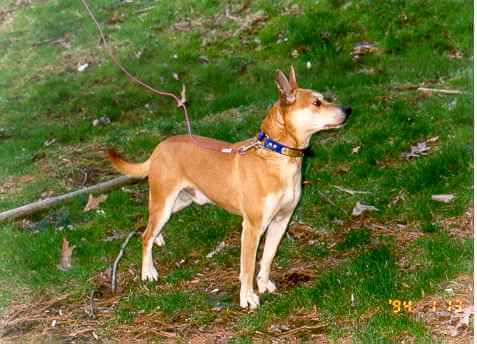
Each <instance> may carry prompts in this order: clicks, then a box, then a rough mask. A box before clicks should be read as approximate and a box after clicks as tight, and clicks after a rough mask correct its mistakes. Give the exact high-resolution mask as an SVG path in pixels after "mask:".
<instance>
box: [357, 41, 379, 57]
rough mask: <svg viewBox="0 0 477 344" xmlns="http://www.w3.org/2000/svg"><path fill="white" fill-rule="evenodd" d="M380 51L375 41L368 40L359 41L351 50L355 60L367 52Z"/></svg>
mask: <svg viewBox="0 0 477 344" xmlns="http://www.w3.org/2000/svg"><path fill="white" fill-rule="evenodd" d="M378 51H379V48H378V47H376V45H374V44H373V43H370V42H367V41H361V42H357V43H356V44H355V45H354V47H353V51H352V52H351V56H352V57H353V61H358V60H359V59H360V58H361V56H363V55H366V54H372V53H376V52H378Z"/></svg>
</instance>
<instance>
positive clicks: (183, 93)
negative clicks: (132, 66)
mask: <svg viewBox="0 0 477 344" xmlns="http://www.w3.org/2000/svg"><path fill="white" fill-rule="evenodd" d="M80 1H81V3H82V4H83V6H84V8H85V9H86V11H87V12H88V15H89V16H90V17H91V19H92V20H93V22H94V24H95V26H96V29H97V30H98V32H99V35H100V37H101V41H102V42H103V45H104V47H105V48H106V50H107V52H108V55H109V57H111V60H112V61H113V63H114V64H115V65H116V66H117V67H118V68H119V69H120V70H121V71H122V72H123V73H124V74H125V75H126V76H127V77H128V78H129V79H131V80H132V81H133V82H135V83H136V84H138V85H140V86H142V87H144V88H145V89H147V90H148V91H150V92H152V93H154V94H156V95H158V96H163V97H170V98H172V99H174V101H175V102H176V105H177V107H179V108H181V109H182V110H183V111H184V120H185V125H186V129H187V132H188V134H189V137H190V139H191V140H192V141H194V143H195V144H196V145H197V146H199V147H202V148H205V149H209V150H213V151H216V152H222V153H228V154H231V153H240V154H244V153H246V152H247V151H248V150H250V149H252V148H255V147H258V146H260V142H259V141H258V140H256V139H255V140H253V141H252V143H251V144H244V145H243V146H241V147H239V148H233V147H227V148H222V149H218V148H216V147H214V146H210V145H207V144H206V143H201V142H198V141H197V139H196V138H195V137H194V136H193V135H192V129H191V125H190V120H189V113H188V112H187V106H186V87H185V85H182V91H181V97H180V98H179V97H178V96H176V95H175V94H174V93H171V92H165V91H159V90H157V89H155V88H154V87H152V86H151V85H149V84H147V83H145V82H143V81H141V80H139V79H138V78H136V77H135V76H134V75H132V74H131V73H129V72H128V70H127V69H126V68H125V67H124V66H123V65H122V64H121V63H120V62H119V61H118V59H117V58H116V56H115V55H114V53H113V49H112V48H111V47H110V46H109V44H108V41H107V40H106V36H105V35H104V32H103V30H102V28H101V25H99V23H98V21H97V20H96V17H95V16H94V14H93V12H92V11H91V9H90V7H89V6H88V3H87V2H86V0H80Z"/></svg>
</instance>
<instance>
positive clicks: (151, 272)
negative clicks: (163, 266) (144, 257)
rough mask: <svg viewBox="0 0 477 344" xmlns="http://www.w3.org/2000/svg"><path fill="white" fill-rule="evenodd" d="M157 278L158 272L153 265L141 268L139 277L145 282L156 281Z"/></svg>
mask: <svg viewBox="0 0 477 344" xmlns="http://www.w3.org/2000/svg"><path fill="white" fill-rule="evenodd" d="M158 278H159V273H158V272H157V270H156V268H155V267H154V266H151V267H149V268H146V269H144V268H143V269H142V272H141V279H142V280H143V281H145V282H153V281H157V280H158Z"/></svg>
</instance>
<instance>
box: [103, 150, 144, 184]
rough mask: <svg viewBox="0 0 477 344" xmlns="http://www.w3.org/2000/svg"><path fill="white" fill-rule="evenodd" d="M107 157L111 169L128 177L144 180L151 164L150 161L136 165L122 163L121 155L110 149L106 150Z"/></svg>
mask: <svg viewBox="0 0 477 344" xmlns="http://www.w3.org/2000/svg"><path fill="white" fill-rule="evenodd" d="M108 157H109V160H111V163H112V164H113V167H114V168H115V169H116V170H118V171H119V172H121V173H122V174H125V175H126V176H128V177H132V178H146V177H147V176H148V174H149V165H150V164H151V159H147V160H146V161H144V162H142V163H138V164H134V163H130V162H127V161H124V160H123V159H122V158H121V155H119V153H118V152H116V151H115V150H114V149H112V148H108Z"/></svg>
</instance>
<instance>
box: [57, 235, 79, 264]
mask: <svg viewBox="0 0 477 344" xmlns="http://www.w3.org/2000/svg"><path fill="white" fill-rule="evenodd" d="M74 248H75V246H71V247H70V243H69V242H68V240H66V239H65V238H63V243H62V245H61V253H60V263H59V264H58V269H59V270H61V271H68V270H69V269H71V255H72V254H73V249H74Z"/></svg>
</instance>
